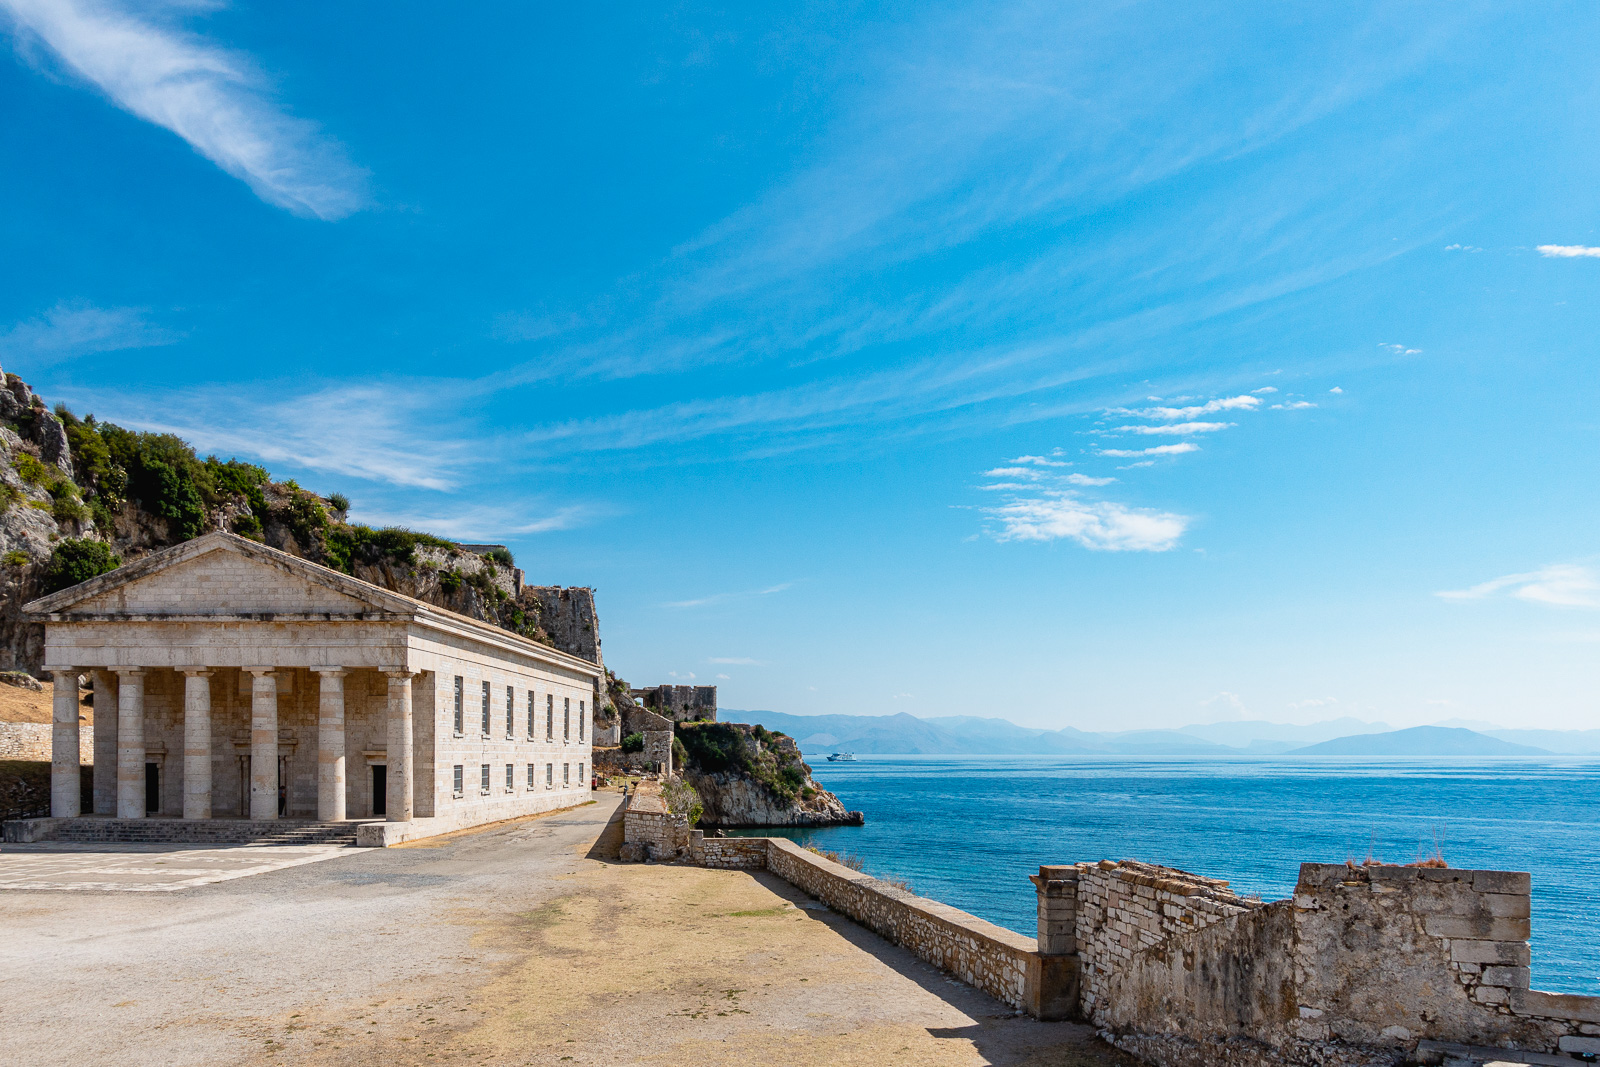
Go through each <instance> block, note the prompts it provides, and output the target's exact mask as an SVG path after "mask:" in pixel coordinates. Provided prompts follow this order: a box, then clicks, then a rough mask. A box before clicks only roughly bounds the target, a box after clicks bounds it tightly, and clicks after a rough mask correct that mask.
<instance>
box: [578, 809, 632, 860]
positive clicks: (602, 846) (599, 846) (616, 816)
mask: <svg viewBox="0 0 1600 1067" xmlns="http://www.w3.org/2000/svg"><path fill="white" fill-rule="evenodd" d="M627 807H628V805H627V804H626V803H620V804H618V805H617V808H616V810H615V811H613V812H612V813H611V818H610V820H609V821H607V822H606V825H605V829H603V830H601V831H600V836H599V837H596V838H595V839H594V844H593V845H590V846H589V851H588V852H586V853H584V858H585V859H591V860H599V861H600V862H601V863H620V862H621V860H619V859H618V858H617V856H618V853H619V851H620V850H621V848H622V815H623V812H624V811H626V810H627Z"/></svg>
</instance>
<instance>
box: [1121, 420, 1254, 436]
mask: <svg viewBox="0 0 1600 1067" xmlns="http://www.w3.org/2000/svg"><path fill="white" fill-rule="evenodd" d="M1232 425H1234V424H1233V423H1231V422H1175V423H1170V424H1168V425H1166V426H1119V427H1117V430H1116V432H1117V433H1140V434H1163V435H1167V436H1172V437H1183V436H1187V435H1188V434H1192V433H1216V432H1217V431H1218V430H1226V429H1227V428H1228V427H1230V426H1232Z"/></svg>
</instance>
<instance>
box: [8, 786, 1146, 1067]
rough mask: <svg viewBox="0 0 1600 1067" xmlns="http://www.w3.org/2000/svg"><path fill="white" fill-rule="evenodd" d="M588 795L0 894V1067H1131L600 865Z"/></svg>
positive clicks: (693, 872) (762, 910)
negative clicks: (341, 851)
mask: <svg viewBox="0 0 1600 1067" xmlns="http://www.w3.org/2000/svg"><path fill="white" fill-rule="evenodd" d="M599 797H600V799H599V802H598V803H596V804H592V805H589V806H586V807H583V808H578V809H575V810H573V811H569V812H559V813H555V814H552V815H547V816H541V817H536V818H532V819H527V820H522V821H519V822H516V823H512V824H508V825H503V826H499V827H496V828H493V829H489V830H485V831H480V832H477V833H464V834H458V835H453V836H451V837H448V838H440V839H435V840H433V841H428V842H421V843H419V844H418V845H416V846H410V847H404V848H396V849H382V850H379V849H365V850H359V851H357V852H356V853H355V854H352V855H350V856H347V857H341V858H338V859H332V860H327V861H324V862H320V863H312V864H307V865H304V866H298V867H291V868H287V869H283V870H278V871H273V872H270V873H266V874H261V875H256V876H252V877H248V878H239V879H235V880H232V881H226V882H219V883H216V884H213V885H207V886H201V887H198V888H194V889H185V890H181V891H177V892H166V893H86V892H72V893H67V892H56V893H51V892H27V891H10V892H5V893H3V894H0V903H3V904H4V906H5V909H6V919H7V921H6V935H5V939H4V946H5V948H4V951H3V953H0V989H4V991H5V993H4V998H3V1002H0V1062H3V1063H28V1064H32V1065H37V1067H47V1065H56V1064H60V1065H71V1067H81V1065H84V1064H118V1065H119V1067H121V1065H128V1067H132V1065H142V1064H162V1065H167V1064H172V1065H183V1064H370V1063H384V1064H385V1065H386V1067H388V1065H403V1064H441V1063H475V1064H507V1065H510V1064H545V1063H549V1064H561V1063H573V1064H585V1063H591V1064H594V1063H605V1064H652V1065H653V1064H662V1065H665V1064H678V1063H698V1064H708V1065H710V1064H748V1063H759V1062H762V1061H763V1060H774V1061H775V1062H778V1063H781V1064H783V1065H785V1067H794V1065H802V1064H811V1063H816V1064H823V1063H827V1064H830V1065H831V1064H862V1065H866V1064H881V1063H908V1064H941V1065H942V1064H950V1065H962V1067H967V1065H978V1064H1018V1065H1024V1067H1100V1065H1109V1064H1113V1063H1123V1062H1125V1061H1124V1060H1122V1059H1120V1058H1118V1057H1117V1056H1116V1054H1114V1053H1112V1052H1111V1051H1110V1050H1108V1049H1106V1048H1105V1047H1104V1046H1101V1045H1099V1044H1098V1043H1096V1042H1094V1041H1093V1039H1092V1037H1091V1035H1089V1033H1088V1032H1087V1029H1086V1028H1084V1027H1079V1026H1074V1025H1071V1024H1066V1023H1049V1024H1042V1023H1037V1022H1034V1021H1032V1020H1029V1019H1026V1018H1019V1017H1016V1016H1015V1015H1014V1014H1013V1013H1012V1012H1011V1011H1010V1010H1009V1009H1007V1008H1005V1007H1004V1006H1003V1005H1001V1004H999V1003H998V1002H996V1001H994V1000H992V999H990V998H989V997H987V996H985V995H984V994H981V993H978V992H976V991H975V990H972V989H970V988H969V987H967V986H964V985H962V984H960V983H958V982H955V981H952V980H950V979H948V978H946V977H945V976H943V975H942V974H940V973H938V972H937V971H935V970H933V969H932V968H930V967H928V966H927V965H925V964H923V963H921V962H920V961H918V960H916V959H915V958H914V957H912V956H910V955H909V954H908V953H905V952H903V951H901V950H900V949H897V948H895V947H893V946H890V945H888V944H887V943H886V942H884V941H882V940H881V939H880V938H878V937H877V936H875V935H873V934H871V933H868V932H867V931H865V930H863V929H861V928H860V927H858V926H856V925H855V924H853V923H851V922H850V921H849V920H847V919H844V918H842V917H841V916H838V915H834V914H833V913H831V912H828V911H826V910H816V909H814V908H811V907H807V906H806V905H808V904H811V903H813V902H811V901H809V900H808V899H807V898H806V897H805V896H804V895H803V894H800V893H799V892H798V891H796V890H795V889H794V888H793V887H792V886H789V885H788V884H787V883H785V882H782V881H781V880H779V879H775V878H772V877H770V876H768V875H766V874H764V873H763V874H755V875H752V874H749V873H745V872H737V871H707V870H699V869H696V868H687V867H673V866H658V865H624V864H618V863H616V862H614V860H613V859H612V858H611V857H614V855H615V845H616V844H617V843H618V842H617V836H618V824H617V823H616V822H615V821H614V820H613V815H614V814H615V812H616V809H617V807H618V803H619V800H620V798H619V797H618V796H617V795H616V794H608V793H602V794H600V795H599ZM608 824H609V825H608Z"/></svg>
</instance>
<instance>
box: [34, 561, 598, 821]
mask: <svg viewBox="0 0 1600 1067" xmlns="http://www.w3.org/2000/svg"><path fill="white" fill-rule="evenodd" d="M28 611H29V612H30V613H31V615H32V616H33V617H34V618H36V619H38V620H39V621H41V622H43V623H44V624H45V631H46V632H45V669H46V670H47V671H49V672H51V673H52V674H53V676H54V679H55V686H56V697H55V722H54V725H53V746H52V749H53V762H54V763H55V767H54V773H53V790H52V806H51V807H52V810H51V814H52V816H54V817H57V818H77V817H80V816H82V815H87V814H89V813H82V812H80V811H79V806H80V805H79V794H78V779H77V754H78V746H79V737H78V729H79V727H78V715H77V700H78V697H77V679H78V677H79V676H80V675H88V676H90V677H92V679H93V686H94V704H95V726H94V739H93V743H94V752H95V760H94V812H93V815H94V816H95V817H99V816H115V817H116V818H117V819H119V820H120V819H143V818H147V817H151V816H159V817H171V818H181V819H184V820H214V819H249V820H255V821H263V820H275V819H280V818H292V819H316V820H321V821H338V820H345V819H350V818H355V819H382V820H384V823H383V824H378V825H373V826H366V827H363V829H362V833H361V841H362V843H364V844H392V843H395V842H397V841H400V840H406V839H409V838H412V837H420V836H427V835H428V834H432V833H442V832H446V831H448V830H453V829H458V828H461V827H465V826H472V825H477V824H481V823H485V822H491V821H495V820H499V819H506V818H511V817H514V816H519V815H527V814H531V813H535V812H540V811H548V810H552V809H555V808H561V807H568V806H571V805H574V804H578V803H582V802H583V801H585V800H587V799H588V796H589V772H590V770H591V768H592V765H593V763H592V758H591V755H590V744H591V738H590V736H589V734H590V731H589V728H588V727H589V722H590V714H591V712H592V710H593V709H592V707H591V706H590V704H591V702H592V701H593V699H594V693H595V691H596V683H597V680H598V679H599V674H600V668H599V667H598V666H597V665H596V664H594V663H590V662H588V661H585V660H582V659H579V658H577V657H575V656H571V655H567V654H566V653H563V652H559V651H557V650H555V649H552V648H549V647H547V646H545V645H543V644H540V643H538V642H535V641H531V640H528V639H526V638H523V637H521V636H519V635H517V634H514V633H511V632H509V631H507V630H503V629H501V628H499V627H497V626H494V625H492V624H489V623H484V622H479V621H477V620H474V619H470V618H467V617H465V616H462V615H457V614H455V613H453V612H450V611H446V610H444V609H441V608H438V607H435V606H433V605H431V604H427V603H424V602H422V601H419V600H414V599H412V598H410V597H406V596H402V595H400V594H398V593H394V592H391V591H389V590H386V589H382V588H380V587H378V586H375V585H372V584H370V583H367V582H363V581H359V580H357V579H355V578H351V577H350V576H348V575H345V574H342V573H340V572H338V571H334V570H330V569H328V568H326V567H321V566H318V565H316V564H314V563H310V562H307V561H306V560H303V559H299V558H298V557H295V556H291V555H288V554H287V553H284V552H279V551H277V550H275V549H272V548H268V547H266V546H264V545H261V544H258V543H256V542H254V541H249V540H246V539H244V538H242V537H237V536H235V535H233V534H228V533H214V534H208V535H206V536H204V537H200V538H197V539H195V540H193V541H188V542H186V543H184V544H181V545H177V546H175V547H172V548H168V549H164V550H162V551H160V552H156V553H154V554H152V555H150V556H147V557H145V558H144V559H142V560H139V561H138V562H136V563H133V564H129V565H128V566H125V567H122V568H119V569H117V570H115V571H112V572H110V573H108V574H104V575H101V576H99V577H97V578H93V579H90V580H89V581H87V582H84V583H82V584H80V585H76V586H73V587H71V588H69V589H64V590H62V591H61V592H59V593H55V594H52V595H50V596H47V597H44V598H42V599H40V600H36V601H34V602H33V603H31V604H29V605H28Z"/></svg>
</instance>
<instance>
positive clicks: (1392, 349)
mask: <svg viewBox="0 0 1600 1067" xmlns="http://www.w3.org/2000/svg"><path fill="white" fill-rule="evenodd" d="M1378 347H1379V348H1381V349H1383V350H1384V351H1385V352H1388V353H1390V354H1391V355H1396V356H1416V355H1421V353H1422V349H1420V348H1407V347H1406V346H1405V345H1397V344H1394V343H1392V342H1389V341H1379V342H1378Z"/></svg>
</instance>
